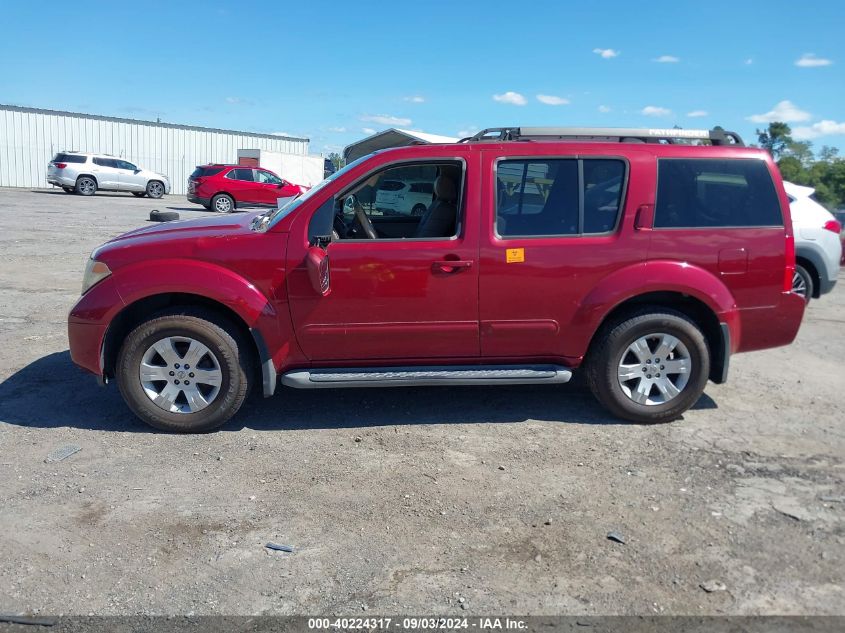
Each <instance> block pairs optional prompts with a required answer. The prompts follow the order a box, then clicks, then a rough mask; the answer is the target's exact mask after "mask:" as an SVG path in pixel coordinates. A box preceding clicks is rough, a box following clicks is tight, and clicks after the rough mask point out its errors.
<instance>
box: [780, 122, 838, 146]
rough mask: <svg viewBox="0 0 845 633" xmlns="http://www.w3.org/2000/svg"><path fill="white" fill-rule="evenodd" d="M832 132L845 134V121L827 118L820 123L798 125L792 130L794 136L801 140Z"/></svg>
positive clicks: (828, 134) (827, 134)
mask: <svg viewBox="0 0 845 633" xmlns="http://www.w3.org/2000/svg"><path fill="white" fill-rule="evenodd" d="M832 134H845V123H837V122H836V121H830V120H828V119H825V120H824V121H819V122H818V123H813V124H812V125H811V126H809V127H796V128H794V129H793V130H792V137H793V138H795V139H798V140H800V141H806V140H808V139H813V138H818V137H820V136H830V135H832Z"/></svg>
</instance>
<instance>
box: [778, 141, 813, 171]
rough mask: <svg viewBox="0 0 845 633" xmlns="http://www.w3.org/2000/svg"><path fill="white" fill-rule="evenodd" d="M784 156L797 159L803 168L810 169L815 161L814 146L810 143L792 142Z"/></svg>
mask: <svg viewBox="0 0 845 633" xmlns="http://www.w3.org/2000/svg"><path fill="white" fill-rule="evenodd" d="M784 155H785V156H793V157H795V158H797V159H798V160H799V161H800V163H801V165H802V166H803V167H810V166H811V165H812V164H813V162H814V161H815V157H814V156H813V144H812V143H811V142H810V141H792V142H791V143H789V144H787V146H786V150H785V151H784Z"/></svg>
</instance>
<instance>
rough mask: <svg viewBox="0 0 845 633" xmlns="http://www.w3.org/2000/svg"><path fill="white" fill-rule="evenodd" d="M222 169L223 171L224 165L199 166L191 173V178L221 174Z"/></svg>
mask: <svg viewBox="0 0 845 633" xmlns="http://www.w3.org/2000/svg"><path fill="white" fill-rule="evenodd" d="M221 171H223V168H222V167H197V168H196V169H195V170H194V171H193V173H191V178H201V177H203V176H214V175H215V174H219V173H220V172H221Z"/></svg>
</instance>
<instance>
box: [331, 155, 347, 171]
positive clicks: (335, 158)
mask: <svg viewBox="0 0 845 633" xmlns="http://www.w3.org/2000/svg"><path fill="white" fill-rule="evenodd" d="M327 158H328V159H329V160H330V161H332V165H334V168H335V171H337V170H338V169H340V168H341V167H343V166H344V165H345V164H346V161H345V160H343V156H341V155H340V154H338V153H337V152H332V153H331V154H329V155H328V156H327Z"/></svg>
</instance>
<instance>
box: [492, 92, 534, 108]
mask: <svg viewBox="0 0 845 633" xmlns="http://www.w3.org/2000/svg"><path fill="white" fill-rule="evenodd" d="M493 101H498V102H499V103H510V104H511V105H518V106H524V105H525V104H526V103H528V101H527V100H526V99H525V97H523V96H522V95H521V94H519V93H518V92H513V91H511V90H508V91H507V92H505V93H503V94H500V95H493Z"/></svg>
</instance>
